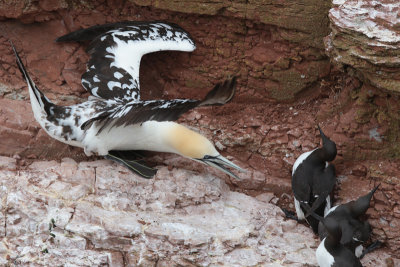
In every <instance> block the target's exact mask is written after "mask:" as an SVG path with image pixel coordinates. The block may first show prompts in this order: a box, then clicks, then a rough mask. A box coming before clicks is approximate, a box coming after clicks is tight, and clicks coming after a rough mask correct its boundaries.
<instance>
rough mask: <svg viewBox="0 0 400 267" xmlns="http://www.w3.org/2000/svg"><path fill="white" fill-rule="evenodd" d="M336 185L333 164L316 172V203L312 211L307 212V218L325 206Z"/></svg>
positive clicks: (314, 185)
mask: <svg viewBox="0 0 400 267" xmlns="http://www.w3.org/2000/svg"><path fill="white" fill-rule="evenodd" d="M335 183H336V171H335V166H334V165H333V164H329V165H328V167H326V168H325V169H323V170H322V171H316V172H315V173H314V176H313V189H312V192H313V194H314V196H315V197H316V199H315V201H314V203H312V206H311V210H308V211H307V214H306V217H308V216H309V215H310V214H311V213H312V212H314V211H315V210H316V209H318V208H319V207H320V206H321V205H325V204H324V202H325V201H326V198H327V197H328V196H329V194H330V193H331V192H332V190H333V187H334V186H335Z"/></svg>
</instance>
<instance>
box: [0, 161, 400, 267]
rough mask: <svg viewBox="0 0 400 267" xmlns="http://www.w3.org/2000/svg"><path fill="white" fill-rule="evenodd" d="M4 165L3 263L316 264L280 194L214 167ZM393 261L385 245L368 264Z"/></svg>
mask: <svg viewBox="0 0 400 267" xmlns="http://www.w3.org/2000/svg"><path fill="white" fill-rule="evenodd" d="M175 160H178V161H179V160H180V159H178V158H176V159H174V160H173V159H171V161H170V164H174V165H178V164H179V163H177V162H174V161H175ZM185 163H186V166H191V165H193V164H190V163H189V164H187V163H188V162H187V160H186V162H185ZM0 168H1V170H0V183H1V186H0V188H1V189H0V197H1V203H0V207H1V213H0V225H1V227H0V234H1V235H2V236H3V239H2V241H1V242H0V264H1V265H7V264H15V265H18V266H67V265H68V266H115V267H117V266H299V267H300V266H306V265H305V263H307V266H315V265H316V259H315V249H316V247H317V246H318V240H317V239H315V238H314V235H313V234H312V231H311V230H310V229H309V228H306V227H304V226H303V225H298V224H297V223H296V222H295V221H292V220H288V221H286V220H284V218H283V216H282V215H283V213H282V211H281V210H280V209H279V208H278V207H276V206H275V205H273V204H271V203H270V202H272V203H274V202H276V201H277V198H276V197H275V196H274V195H273V194H271V193H265V194H263V195H259V196H258V197H257V198H252V197H249V196H247V195H245V194H242V193H237V192H232V191H230V190H229V187H228V186H227V185H226V184H225V183H224V182H223V181H222V180H221V179H219V178H218V177H216V176H214V175H212V174H199V173H197V172H193V171H190V170H189V169H185V168H180V169H172V170H169V169H168V168H167V167H162V166H161V167H159V171H158V173H157V175H156V177H155V178H154V179H152V180H146V179H142V178H139V177H137V176H134V175H131V173H129V172H126V170H125V169H124V168H122V167H119V166H117V165H115V164H112V163H110V162H109V161H104V160H103V161H93V162H81V163H76V162H75V161H73V160H71V159H63V160H62V161H61V163H57V162H55V161H47V162H35V163H33V164H30V165H28V166H27V167H26V169H24V170H19V171H17V170H16V168H17V162H16V160H15V159H12V158H5V157H2V158H0ZM388 260H389V261H394V263H395V264H399V263H400V262H399V261H398V260H396V259H392V258H391V257H390V256H389V255H388V254H386V253H383V252H380V253H374V255H373V256H372V255H368V256H367V257H366V258H365V259H363V263H364V266H384V262H385V261H388Z"/></svg>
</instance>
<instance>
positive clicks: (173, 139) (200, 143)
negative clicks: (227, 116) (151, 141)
mask: <svg viewBox="0 0 400 267" xmlns="http://www.w3.org/2000/svg"><path fill="white" fill-rule="evenodd" d="M166 139H167V140H166V141H167V143H168V145H169V146H171V147H172V148H173V149H174V150H175V151H176V153H177V154H180V155H182V156H184V157H187V158H190V159H193V160H196V161H199V162H202V163H204V164H207V165H210V166H213V167H215V168H217V169H220V170H221V171H223V172H225V173H227V174H229V175H231V176H233V177H235V178H237V179H238V177H237V176H236V175H235V174H233V173H232V172H231V171H230V170H228V169H227V168H226V166H228V167H232V168H234V169H237V170H239V171H244V170H243V169H242V168H240V167H239V166H237V165H236V164H234V163H233V162H231V161H229V160H228V159H226V158H224V157H223V156H221V155H220V154H219V153H218V151H217V150H216V149H215V147H214V145H213V144H212V143H211V142H210V141H209V140H208V139H207V138H205V137H204V136H202V135H201V134H199V133H196V132H195V131H192V130H190V129H188V128H186V127H184V126H182V125H180V124H177V123H176V124H175V125H174V126H173V127H172V128H171V130H170V131H169V132H168V135H167V138H166Z"/></svg>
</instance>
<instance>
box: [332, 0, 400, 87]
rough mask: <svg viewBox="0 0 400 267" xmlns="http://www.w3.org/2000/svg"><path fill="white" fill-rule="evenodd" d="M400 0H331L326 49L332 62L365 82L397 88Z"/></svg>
mask: <svg viewBox="0 0 400 267" xmlns="http://www.w3.org/2000/svg"><path fill="white" fill-rule="evenodd" d="M399 12H400V3H399V2H397V1H374V0H362V1H358V0H350V1H343V0H334V1H333V8H332V9H331V10H330V11H329V19H330V22H331V29H332V33H331V34H330V35H329V36H328V37H327V38H326V41H325V42H326V49H327V51H328V54H329V56H330V58H331V59H332V61H333V62H335V63H336V64H339V65H342V66H349V67H351V68H353V69H354V70H355V71H356V74H357V76H358V77H360V78H361V79H362V80H364V81H366V82H367V83H369V84H371V85H373V86H375V87H378V88H381V89H385V90H388V91H390V92H396V93H399V92H400V72H399V71H398V70H399V67H400V28H399V25H400V17H399Z"/></svg>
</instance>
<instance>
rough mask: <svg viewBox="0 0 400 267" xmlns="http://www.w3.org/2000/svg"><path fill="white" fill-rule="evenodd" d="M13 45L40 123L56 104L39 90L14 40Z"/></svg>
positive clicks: (34, 111)
mask: <svg viewBox="0 0 400 267" xmlns="http://www.w3.org/2000/svg"><path fill="white" fill-rule="evenodd" d="M11 46H12V49H13V51H14V54H15V58H16V62H17V65H18V68H19V70H20V71H21V73H22V76H23V78H24V79H25V80H26V82H27V83H28V87H29V95H30V99H31V104H32V110H33V114H34V115H35V118H36V120H37V121H38V122H39V123H40V122H41V121H42V120H43V117H42V116H43V115H46V116H47V115H48V114H49V112H50V108H51V107H52V106H54V104H53V103H52V102H51V101H50V100H49V99H48V98H47V97H46V96H45V95H44V94H43V93H42V92H41V91H40V90H39V88H38V87H37V86H36V84H35V83H34V82H33V81H32V79H31V77H30V76H29V74H28V72H27V71H26V68H25V66H24V64H23V63H22V60H21V58H20V57H19V55H18V52H17V50H16V49H15V47H14V45H13V43H12V42H11Z"/></svg>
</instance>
